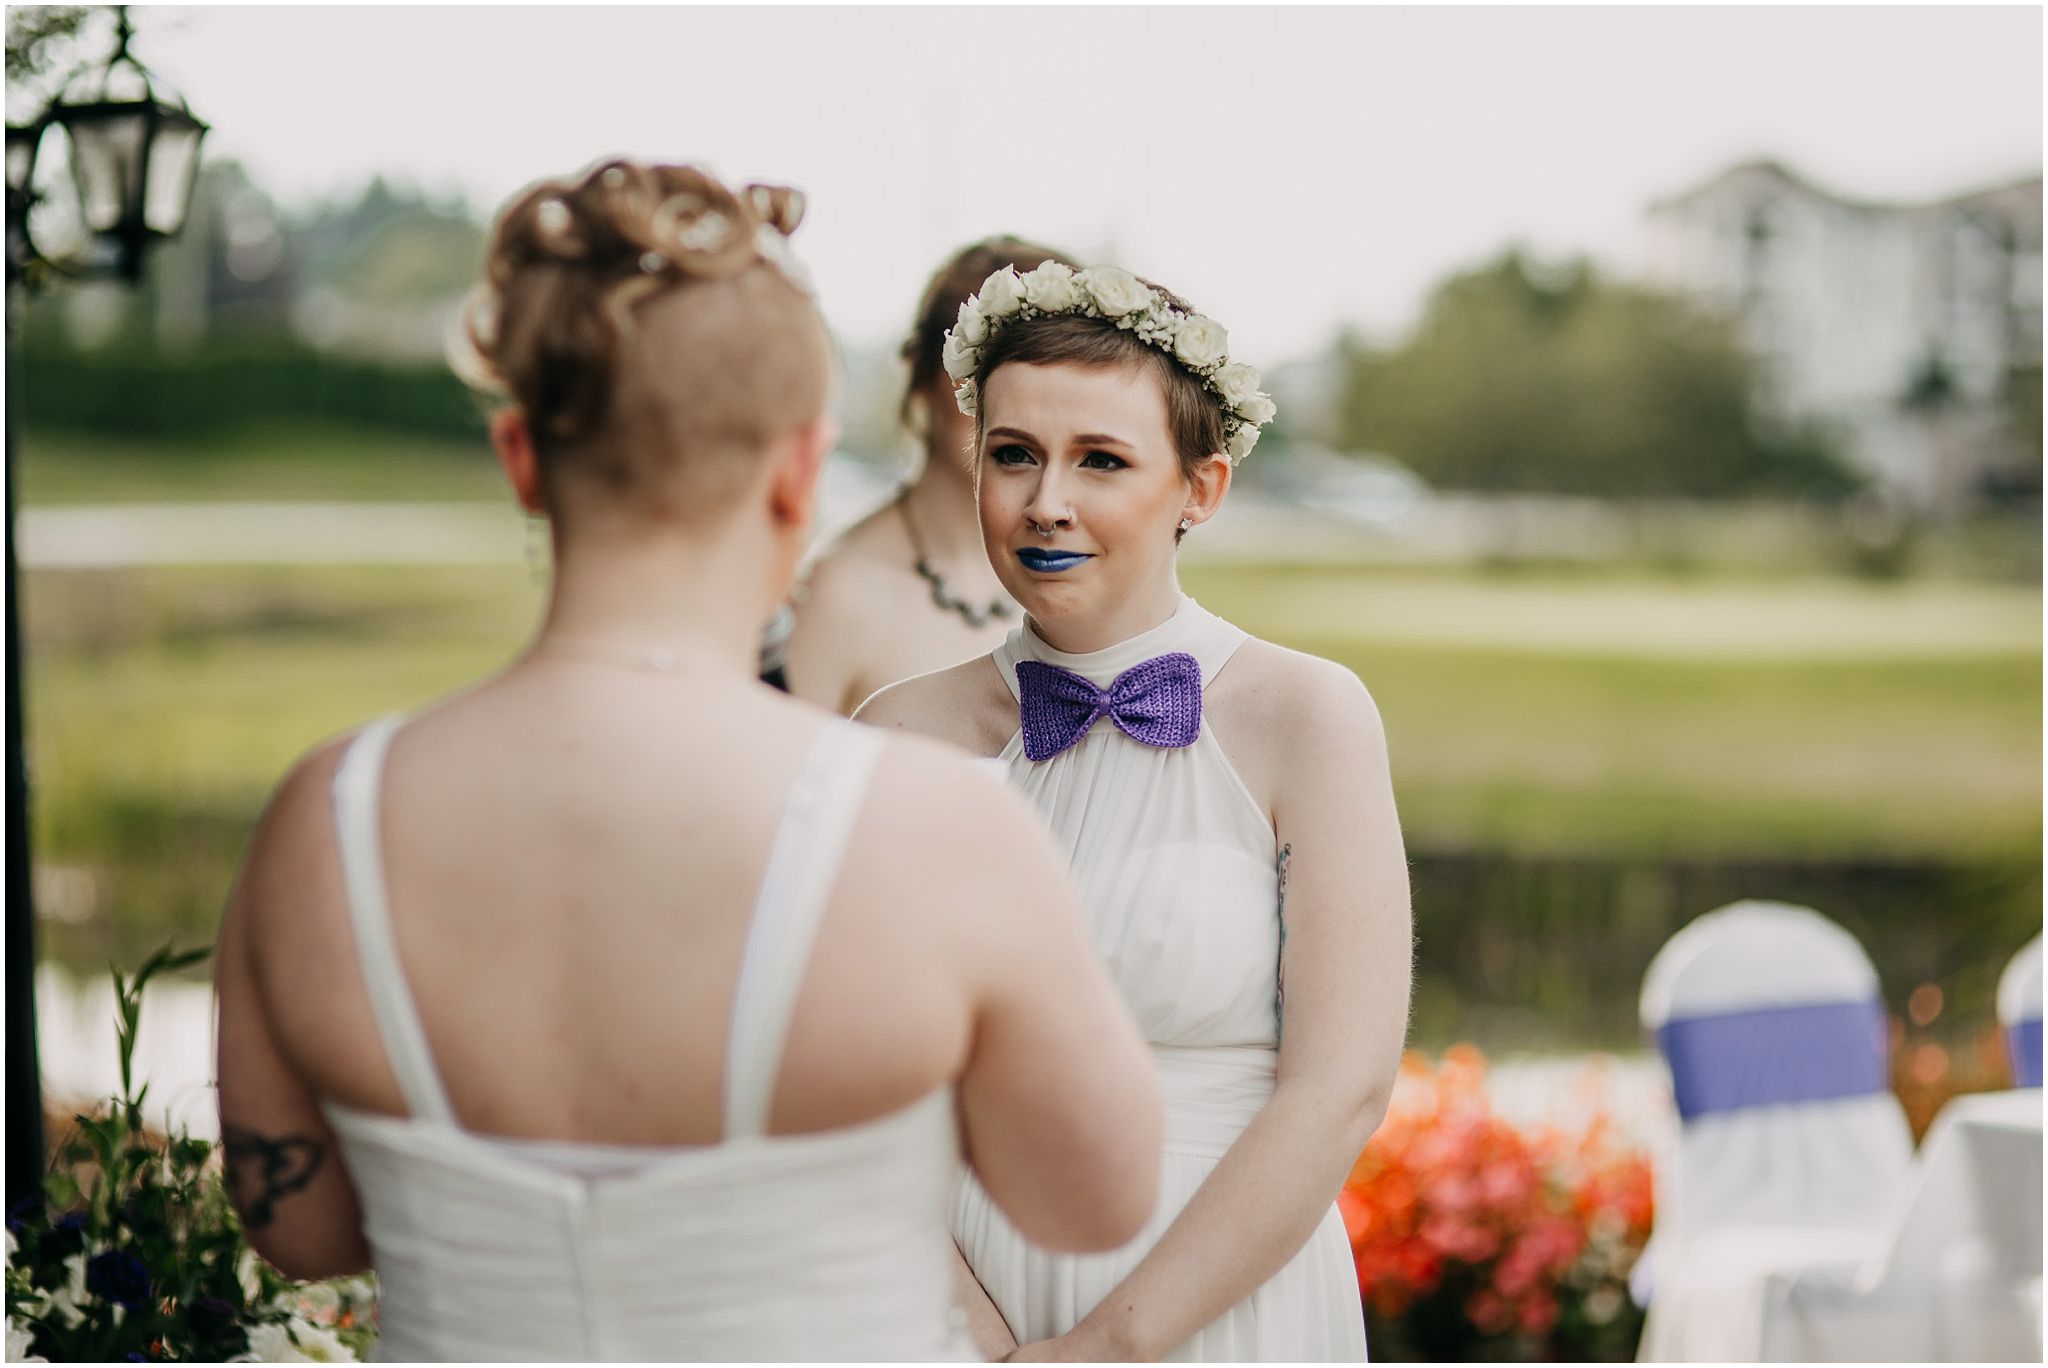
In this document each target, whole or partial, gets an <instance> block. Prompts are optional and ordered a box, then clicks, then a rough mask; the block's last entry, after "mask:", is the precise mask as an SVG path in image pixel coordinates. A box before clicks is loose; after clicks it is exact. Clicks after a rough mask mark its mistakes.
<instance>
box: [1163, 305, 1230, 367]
mask: <svg viewBox="0 0 2048 1368" xmlns="http://www.w3.org/2000/svg"><path fill="white" fill-rule="evenodd" d="M1229 348H1230V334H1229V333H1227V332H1225V331H1224V330H1223V325H1222V324H1221V323H1218V322H1217V321H1216V320H1215V319H1213V318H1206V317H1204V316H1203V315H1201V314H1195V315H1194V316H1193V317H1191V318H1188V319H1187V320H1185V321H1184V322H1182V323H1181V325H1180V330H1179V331H1178V332H1177V333H1175V334H1174V338H1173V354H1174V355H1175V356H1177V357H1179V358H1180V362H1181V364H1182V365H1184V366H1186V367H1187V368H1188V369H1189V370H1194V371H1206V370H1209V369H1210V368H1212V367H1214V366H1217V365H1220V364H1221V363H1222V361H1223V358H1224V357H1225V356H1227V355H1228V354H1229Z"/></svg>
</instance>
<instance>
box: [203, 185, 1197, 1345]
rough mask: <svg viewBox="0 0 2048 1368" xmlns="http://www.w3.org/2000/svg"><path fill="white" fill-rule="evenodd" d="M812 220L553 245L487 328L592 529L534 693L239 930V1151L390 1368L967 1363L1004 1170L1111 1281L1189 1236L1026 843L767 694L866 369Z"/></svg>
mask: <svg viewBox="0 0 2048 1368" xmlns="http://www.w3.org/2000/svg"><path fill="white" fill-rule="evenodd" d="M799 213H800V209H799V208H798V201H797V200H796V199H795V197H794V195H793V192H788V191H781V190H776V189H773V188H770V187H748V188H747V190H745V191H743V192H739V193H735V192H734V191H732V190H730V189H728V188H727V187H725V186H724V185H722V184H720V183H719V182H718V181H717V180H715V179H713V178H712V177H710V176H708V175H706V174H704V173H703V172H701V171H698V170H696V169H695V168H692V167H682V166H646V165H640V164H637V163H632V162H614V163H609V164H606V165H604V166H600V167H596V168H593V169H592V170H591V171H590V172H588V173H587V174H585V175H582V176H579V177H575V178H570V179H565V180H551V181H545V182H542V183H541V184H539V185H537V186H534V187H532V188H531V189H530V190H528V191H527V192H526V193H524V194H522V195H520V196H518V197H517V198H516V199H514V200H513V201H512V203H511V204H509V205H508V206H507V207H506V209H505V210H504V212H503V213H502V214H501V215H500V216H499V219H498V222H497V224H496V227H495V229H494V231H493V236H492V242H491V249H490V254H489V258H488V261H487V264H486V277H485V280H484V283H483V284H482V286H480V287H479V290H478V294H477V297H476V299H475V302H474V305H473V308H472V310H471V312H470V314H469V319H468V322H469V328H468V341H469V343H470V344H471V346H470V355H469V356H468V360H469V362H470V366H469V369H470V370H471V373H472V374H473V376H474V377H475V378H476V379H478V380H479V381H480V382H481V383H483V384H484V385H486V386H487V387H489V388H491V389H493V390H495V391H497V392H498V393H500V394H501V395H502V397H503V398H504V399H506V400H507V401H508V402H506V403H505V404H504V406H503V407H502V408H501V409H500V410H499V412H498V413H497V414H496V415H495V416H494V418H493V420H492V423H491V436H492V440H493V443H494V445H495V446H496V448H497V452H498V456H499V459H500V461H501V463H502V464H503V466H504V468H505V472H506V475H507V476H508V478H509V481H510V483H511V485H512V488H513V491H514V492H515V494H516V495H517V497H518V499H519V501H520V503H521V504H522V505H523V506H524V507H525V508H526V509H528V510H529V511H531V512H535V513H545V514H546V515H547V518H548V521H549V524H550V527H551V530H552V532H553V538H554V548H555V576H554V582H553V585H552V587H551V591H550V594H549V601H548V605H547V611H546V614H545V616H544V618H543V619H542V621H541V622H540V623H539V624H538V625H537V629H536V632H535V635H534V639H533V642H532V645H531V646H530V648H529V649H528V650H527V651H526V652H525V653H524V654H523V655H522V656H521V657H520V658H519V659H517V660H515V661H513V662H511V663H510V664H509V665H508V666H507V667H506V668H505V669H504V670H503V671H501V672H500V673H498V674H496V675H494V676H493V677H491V678H489V679H486V680H483V681H481V682H479V683H477V684H476V685H474V686H473V687H471V688H469V689H466V690H464V691H462V692H460V693H458V694H455V695H453V696H452V697H449V698H446V699H442V700H439V701H437V702H435V703H434V704H433V705H432V706H430V707H427V708H424V709H422V710H421V711H419V712H418V713H416V714H414V715H412V716H409V717H401V716H395V715H394V716H388V717H385V718H382V719H380V720H379V721H376V722H373V723H371V724H370V725H368V726H367V727H364V728H363V729H361V730H360V731H359V732H357V733H356V734H355V736H354V737H353V738H351V739H347V740H344V741H337V742H335V743H333V744H329V745H325V746H322V747H320V748H319V749H317V750H316V751H314V752H313V753H312V754H311V755H309V756H307V757H306V758H305V759H304V760H303V761H302V762H301V763H300V764H299V765H298V766H297V768H296V769H294V771H293V772H292V773H291V774H290V775H289V776H288V777H287V778H286V780H285V782H284V784H283V786H282V787H281V788H280V790H279V791H278V794H277V796H276V798H275V799H274V800H273V801H272V803H271V805H270V808H269V810H268V812H267V813H266V814H265V817H264V819H263V823H262V825H261V827H260V828H259V829H258V831H257V833H256V836H255V838H254V840H253V842H252V844H251V847H250V851H249V855H248V858H247V861H246V863H245V865H244V867H243V870H242V876H241V878H240V880H239V881H238V883H237V885H236V888H235V891H234V893H233V894H232V896H231V898H230V901H229V906H228V910H227V913H226V916H225V918H224V921H223V925H222V929H221V935H220V944H219V954H218V972H217V980H216V982H217V986H218V990H219V994H220V1026H219V1052H220V1057H219V1078H220V1115H221V1133H222V1136H223V1138H224V1147H225V1151H226V1155H227V1162H228V1182H229V1186H230V1188H231V1191H232V1194H233V1196H234V1199H235V1203H236V1205H237V1207H238V1208H239V1209H240V1211H241V1213H242V1218H243V1224H244V1228H245V1230H246V1231H247V1233H248V1235H249V1238H250V1240H251V1242H252V1243H254V1245H255V1246H256V1248H257V1250H258V1251H260V1252H261V1253H262V1254H263V1255H264V1256H265V1257H266V1258H268V1259H270V1260H271V1261H272V1262H273V1263H275V1264H276V1265H277V1266H278V1267H279V1268H281V1269H282V1270H283V1271H284V1272H286V1273H287V1274H290V1275H292V1276H295V1277H326V1276H330V1275H333V1274H337V1273H342V1272H348V1271H353V1270H357V1269H361V1268H364V1267H366V1266H374V1268H375V1270H376V1272H377V1274H378V1281H379V1290H380V1295H381V1310H380V1339H379V1346H378V1347H379V1352H380V1354H381V1355H382V1356H383V1357H385V1358H387V1359H396V1360H401V1361H402V1360H421V1359H428V1360H445V1359H480V1360H492V1359H554V1360H583V1359H617V1358H624V1359H637V1360H647V1359H658V1360H667V1359H674V1358H687V1359H711V1360H763V1359H767V1360H807V1359H826V1358H832V1359H840V1358H867V1359H890V1360H899V1359H923V1358H943V1357H960V1356H961V1355H962V1354H963V1352H964V1345H963V1344H962V1343H961V1341H960V1340H959V1339H958V1338H957V1336H956V1335H955V1334H954V1333H953V1331H952V1328H951V1327H952V1324H953V1311H952V1308H953V1296H952V1286H951V1281H950V1280H951V1279H952V1277H953V1266H954V1264H955V1263H956V1261H957V1260H956V1256H955V1254H954V1252H953V1249H952V1247H951V1242H950V1241H949V1240H948V1238H947V1229H946V1206H947V1202H948V1199H949V1197H950V1195H951V1182H952V1174H953V1172H954V1170H955V1167H956V1165H957V1161H958V1157H959V1154H960V1151H961V1146H962V1141H963V1139H964V1140H965V1141H966V1143H967V1147H968V1149H969V1150H970V1152H971V1156H970V1157H971V1161H972V1163H973V1165H974V1168H975V1171H976V1172H978V1173H980V1174H981V1175H982V1176H983V1178H984V1180H985V1181H986V1182H987V1184H988V1186H989V1188H990V1190H991V1191H994V1192H997V1193H998V1194H999V1196H1000V1200H1001V1201H1002V1202H1003V1204H1004V1207H1005V1209H1006V1210H1009V1211H1010V1212H1012V1213H1013V1214H1014V1215H1016V1216H1017V1217H1018V1218H1019V1220H1020V1221H1022V1222H1023V1223H1025V1224H1027V1225H1029V1226H1030V1227H1032V1228H1033V1229H1035V1230H1036V1231H1037V1232H1038V1233H1039V1235H1040V1237H1041V1238H1044V1239H1047V1240H1050V1241H1053V1242H1055V1243H1058V1244H1060V1245H1062V1246H1064V1247H1067V1248H1074V1249H1089V1248H1095V1249H1099V1248H1103V1247H1107V1246H1113V1245H1115V1244H1116V1243H1118V1242H1120V1241H1122V1240H1125V1239H1127V1238H1129V1237H1130V1235H1131V1234H1132V1232H1134V1231H1135V1230H1137V1229H1138V1228H1139V1225H1140V1223H1141V1222H1142V1221H1143V1220H1144V1219H1145V1216H1146V1214H1147V1213H1148V1212H1149V1211H1150V1210H1151V1207H1152V1202H1153V1200H1154V1196H1155V1177H1156V1173H1157V1163H1158V1158H1157V1140H1158V1134H1159V1132H1158V1099H1157V1097H1156V1096H1155V1095H1153V1082H1152V1075H1151V1071H1150V1069H1149V1067H1148V1065H1147V1061H1146V1060H1145V1057H1144V1055H1145V1052H1144V1048H1143V1045H1142V1043H1141V1041H1140V1040H1139V1037H1138V1034H1137V1032H1136V1031H1135V1029H1134V1028H1133V1027H1132V1025H1131V1023H1130V1021H1129V1019H1128V1016H1127V1014H1126V1012H1125V1011H1124V1009H1123V1007H1122V1005H1121V1003H1120V1002H1119V1001H1118V1000H1117V995H1116V992H1115V990H1114V988H1113V987H1112V986H1111V984H1110V983H1109V981H1108V979H1107V976H1106V975H1103V974H1102V973H1101V971H1100V967H1099V965H1098V964H1097V963H1096V962H1095V961H1094V959H1093V957H1092V956H1091V955H1090V953H1089V947H1088V945H1087V941H1086V937H1085V934H1084V931H1083V928H1082V924H1081V919H1080V916H1079V913H1078V911H1077V910H1076V908H1075V906H1074V899H1073V895H1072V894H1071V892H1070V891H1069V890H1068V887H1067V880H1066V879H1065V877H1064V874H1063V871H1062V869H1061V867H1060V860H1059V857H1058V856H1057V854H1056V853H1055V852H1054V851H1053V850H1052V848H1051V846H1050V843H1049V842H1048V841H1047V840H1046V839H1045V837H1044V836H1043V834H1042V833H1040V831H1039V830H1038V826H1039V823H1038V820H1037V818H1036V816H1035V815H1034V814H1033V813H1032V812H1031V810H1030V809H1029V807H1028V806H1027V805H1026V804H1025V803H1024V802H1022V801H1021V800H1020V799H1019V798H1018V797H1017V795H1015V794H1013V793H1008V792H1006V791H1004V789H1003V788H1002V786H1001V785H998V784H994V783H991V782H989V777H988V776H987V775H986V774H984V773H980V772H978V770H977V768H976V767H975V766H972V765H970V764H968V763H967V762H966V761H964V760H962V759H961V758H960V757H958V756H953V755H948V754H945V753H943V748H941V747H937V746H931V745H927V744H924V743H915V744H913V743H911V741H910V739H909V738H889V737H885V736H883V735H882V734H881V733H879V732H876V731H874V730H873V729H870V728H866V727H858V726H855V725H853V724H852V723H850V722H847V721H845V720H844V719H841V718H837V717H833V716H831V715H829V714H826V713H823V712H821V711H820V710H818V709H816V708H813V707H810V706H809V705H807V704H803V703H799V702H797V701H795V700H792V699H789V698H786V697H784V696H782V695H780V694H777V693H774V692H772V691H771V690H768V689H764V688H762V687H761V686H760V685H759V683H758V682H757V680H756V679H755V677H754V665H755V660H756V648H757V642H758V639H759V633H760V629H761V624H762V623H763V622H764V621H765V620H766V618H767V617H768V614H769V612H770V611H771V609H772V608H773V606H774V605H775V603H776V602H778V601H779V600H780V599H781V597H782V596H783V594H784V593H786V592H787V590H788V588H789V583H790V580H791V577H792V575H793V574H794V571H795V568H796V564H797V560H798V557H799V555H800V553H801V550H802V547H803V543H804V537H805V532H806V526H807V523H808V521H809V517H810V513H811V509H812V504H813V499H814V494H815V484H816V480H817V475H818V469H819V464H820V462H821V461H822V460H823V458H824V455H825V453H826V452H827V451H828V450H829V449H830V448H831V444H832V434H831V428H830V423H829V421H828V420H827V418H826V417H825V414H826V410H827V407H828V405H829V401H830V392H831V387H832V383H833V374H832V360H831V346H830V343H829V340H828V339H827V336H826V333H825V329H824V323H823V320H822V319H821V318H820V317H819V316H818V312H817V309H816V306H815V305H814V303H813V302H812V300H811V299H810V297H809V295H808V293H807V292H806V291H805V290H804V289H803V288H802V284H801V275H800V273H797V272H795V270H794V266H793V263H792V262H791V261H790V258H789V256H788V252H787V249H786V246H785V242H784V238H785V235H786V234H787V233H788V232H789V231H790V230H791V229H793V228H794V227H795V226H796V221H797V216H798V214H799Z"/></svg>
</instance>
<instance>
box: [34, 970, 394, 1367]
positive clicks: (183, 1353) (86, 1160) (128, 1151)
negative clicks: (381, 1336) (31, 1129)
mask: <svg viewBox="0 0 2048 1368" xmlns="http://www.w3.org/2000/svg"><path fill="white" fill-rule="evenodd" d="M207 953H208V952H207V951H204V950H199V951H192V952H188V953H184V954H176V953H173V952H172V951H171V950H170V949H169V948H168V947H166V948H165V949H163V950H159V951H158V952H157V953H156V954H154V955H152V956H150V958H149V959H148V961H146V962H145V963H144V964H143V966H142V967H141V969H139V970H138V971H137V972H136V974H135V976H134V978H133V979H124V978H123V977H122V976H121V974H120V973H119V972H118V971H117V972H115V974H114V998H115V1010H116V1013H117V1021H116V1033H117V1039H118V1041H119V1045H120V1055H121V1096H120V1097H119V1098H117V1099H114V1101H113V1102H112V1104H111V1105H110V1106H108V1107H107V1108H106V1109H105V1110H104V1111H102V1112H100V1113H99V1114H95V1115H81V1116H79V1117H77V1118H76V1120H77V1130H76V1132H75V1133H74V1134H73V1136H72V1137H71V1138H70V1139H69V1140H67V1141H66V1142H65V1143H64V1144H62V1145H61V1146H60V1147H59V1148H58V1151H57V1155H56V1160H57V1162H56V1163H55V1164H53V1166H52V1169H51V1172H50V1174H49V1177H48V1178H47V1180H46V1182H45V1191H44V1203H43V1205H42V1206H41V1207H40V1208H36V1209H34V1210H29V1211H18V1212H13V1213H10V1214H9V1218H8V1221H7V1241H6V1248H7V1270H6V1278H7V1357H8V1359H9V1360H11V1361H15V1362H38V1361H52V1360H54V1361H77V1360H87V1361H102V1362H104V1361H114V1362H120V1361H123V1360H126V1361H130V1362H150V1361H153V1360H167V1361H192V1360H199V1361H211V1362H216V1363H217V1362H223V1361H226V1362H250V1361H258V1362H266V1363H275V1362H290V1361H304V1362H330V1363H332V1362H353V1361H355V1360H357V1359H359V1358H362V1357H364V1356H366V1355H367V1352H368V1350H369V1347H370V1343H371V1341H372V1340H373V1338H374V1336H375V1329H374V1325H375V1315H376V1312H375V1306H376V1292H375V1288H374V1286H373V1285H372V1282H371V1280H370V1279H369V1278H368V1277H367V1276H365V1277H360V1278H343V1279H338V1280H336V1281H334V1282H328V1283H306V1284H300V1283H294V1282H291V1281H289V1280H287V1279H286V1278H284V1277H283V1276H282V1275H280V1274H279V1273H278V1272H277V1271H276V1270H274V1269H272V1268H271V1267H270V1266H269V1265H268V1264H265V1263H263V1262H262V1261H261V1260H259V1259H258V1258H257V1257H256V1255H255V1254H254V1253H253V1252H251V1250H250V1249H249V1247H248V1245H247V1244H246V1243H245V1242H244V1241H243V1239H242V1230H241V1224H240V1222H239V1221H238V1220H237V1219H236V1217H235V1212H234V1207H233V1205H232V1204H231V1203H230V1202H229V1201H228V1197H227V1192H226V1190H225V1189H224V1188H223V1186H222V1184H221V1178H220V1168H219V1165H218V1163H217V1162H216V1161H215V1156H214V1146H213V1145H211V1144H210V1143H208V1142H207V1141H205V1140H196V1139H194V1138H192V1137H191V1136H189V1135H182V1134H181V1135H173V1136H159V1135H156V1134H154V1133H153V1132H151V1131H150V1130H148V1129H147V1128H146V1127H145V1126H144V1125H143V1120H142V1104H143V1099H144V1097H145V1096H146V1095H147V1093H148V1091H149V1087H148V1085H147V1084H144V1085H142V1086H141V1087H140V1088H137V1087H135V1086H134V1083H133V1061H134V1054H135V1031H136V1024H137V1022H138V1021H139V1020H140V1018H141V1011H142V991H143V988H144V987H145V985H146V984H147V983H148V982H149V980H150V979H151V978H152V977H154V976H155V975H157V974H159V973H163V972H166V971H169V970H174V969H180V968H184V967H186V966H188V965H192V964H196V963H198V962H199V961H200V960H202V959H204V958H205V957H206V955H207Z"/></svg>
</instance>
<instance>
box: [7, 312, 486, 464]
mask: <svg viewBox="0 0 2048 1368" xmlns="http://www.w3.org/2000/svg"><path fill="white" fill-rule="evenodd" d="M14 365H15V387H14V390H13V393H14V395H16V396H18V402H19V403H20V406H21V407H20V410H19V415H18V420H19V421H20V422H21V423H22V425H23V426H24V427H28V428H35V427H55V428H62V429H66V430H70V431H75V432H91V433H102V434H119V435H127V436H133V437H142V436H147V437H149V438H151V439H152V440H154V441H160V442H164V443H166V444H176V443H179V442H192V441H197V440H201V439H206V438H217V437H221V436H226V435H231V434H234V433H237V432H239V431H242V430H244V429H246V428H248V427H249V426H251V425H253V424H259V423H266V422H268V423H283V422H290V423H306V422H314V423H320V422H325V423H328V424H338V423H343V422H347V423H353V424H358V425H361V426H365V427H369V428H372V429H383V430H386V431H401V432H406V433H411V434H418V435H421V436H431V437H440V438H446V439H462V438H469V439H472V440H475V439H477V438H479V437H480V435H481V433H482V432H483V421H482V419H481V417H480V415H479V411H478V408H477V405H476V403H475V401H474V400H473V399H472V398H471V396H470V395H469V393H468V391H467V390H465V389H464V388H463V386H462V383H461V382H460V381H459V380H457V379H456V378H455V377H454V376H453V375H452V374H450V373H449V371H448V369H447V367H445V366H439V365H422V366H409V367H400V366H385V365H377V364H373V363H370V362H364V361H355V360H349V359H346V358H343V357H338V356H331V355H327V354H323V353H321V352H317V351H314V350H313V349H312V348H310V347H307V346H305V345H304V344H301V343H294V342H290V341H287V340H285V339H281V338H258V339H249V340H246V341H242V340H236V339H226V340H222V341H218V342H210V343H208V344H207V345H205V346H204V347H201V348H198V349H195V350H192V351H185V352H159V351H157V350H155V349H154V348H149V347H141V346H133V347H121V348H110V349H106V350H102V351H89V352H71V351H69V350H66V349H60V348H56V347H50V346H45V347H36V348H30V347H24V348H22V349H21V350H20V352H19V353H18V354H17V356H16V358H15V362H14ZM109 395H119V396H120V402H119V403H108V402H107V396H109ZM173 449H174V447H173Z"/></svg>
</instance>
